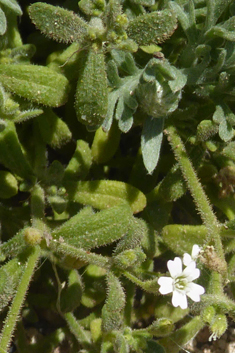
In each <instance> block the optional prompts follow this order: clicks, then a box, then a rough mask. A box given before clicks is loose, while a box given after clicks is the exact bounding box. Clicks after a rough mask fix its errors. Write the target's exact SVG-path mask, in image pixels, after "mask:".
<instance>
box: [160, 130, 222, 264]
mask: <svg viewBox="0 0 235 353" xmlns="http://www.w3.org/2000/svg"><path fill="white" fill-rule="evenodd" d="M164 132H165V134H166V135H167V138H168V141H169V143H170V145H171V147H172V150H173V152H174V155H175V158H176V160H177V161H178V163H179V165H180V169H181V171H182V174H183V177H184V179H185V180H186V182H187V185H188V188H189V190H190V192H191V195H192V197H193V199H194V202H195V204H196V207H197V209H198V211H199V213H200V215H201V218H202V220H203V223H204V225H205V226H206V228H207V229H208V237H209V243H210V244H213V245H214V246H215V249H216V252H217V255H218V256H219V257H220V259H221V260H222V261H223V262H224V264H223V266H224V267H223V268H224V269H226V267H227V266H226V262H225V260H224V252H223V247H222V242H221V238H220V224H219V222H218V220H217V218H216V215H215V214H214V212H213V210H212V207H211V205H210V202H209V200H208V198H207V196H206V194H205V192H204V190H203V188H202V185H201V183H200V181H199V179H198V177H197V175H196V172H195V170H194V168H193V165H192V163H191V161H190V159H189V157H188V155H187V153H186V150H185V146H184V144H183V142H182V140H181V138H180V136H179V135H178V133H177V130H176V128H175V127H174V126H172V125H169V126H167V128H166V129H165V130H164Z"/></svg>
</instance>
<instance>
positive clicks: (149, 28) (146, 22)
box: [127, 9, 177, 45]
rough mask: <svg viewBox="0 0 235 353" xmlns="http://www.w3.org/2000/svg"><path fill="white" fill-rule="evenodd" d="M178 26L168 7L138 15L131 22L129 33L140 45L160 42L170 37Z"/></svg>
mask: <svg viewBox="0 0 235 353" xmlns="http://www.w3.org/2000/svg"><path fill="white" fill-rule="evenodd" d="M176 27H177V19H176V17H175V15H174V14H173V12H172V11H171V10H168V9H167V10H163V11H156V12H151V13H147V14H144V15H140V16H137V17H136V19H134V20H133V21H131V22H130V23H129V26H128V28H127V34H128V36H129V37H130V38H131V39H133V40H134V41H135V42H137V43H138V44H139V45H148V44H152V43H155V44H158V43H161V42H164V41H165V40H166V39H168V38H169V37H170V36H171V35H172V34H173V33H174V31H175V30H176Z"/></svg>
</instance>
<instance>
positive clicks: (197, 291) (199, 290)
mask: <svg viewBox="0 0 235 353" xmlns="http://www.w3.org/2000/svg"><path fill="white" fill-rule="evenodd" d="M204 293H205V288H204V287H202V286H200V284H196V283H189V284H188V285H187V288H186V294H187V296H188V297H189V298H191V299H192V300H193V301H194V302H200V295H202V294H204Z"/></svg>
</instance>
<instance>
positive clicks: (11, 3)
mask: <svg viewBox="0 0 235 353" xmlns="http://www.w3.org/2000/svg"><path fill="white" fill-rule="evenodd" d="M0 3H1V4H3V5H4V6H5V7H7V8H8V9H9V10H10V11H12V12H14V13H15V14H16V15H18V16H21V15H22V14H23V12H22V10H21V8H20V6H19V5H18V3H17V1H16V0H0Z"/></svg>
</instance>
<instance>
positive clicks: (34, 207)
mask: <svg viewBox="0 0 235 353" xmlns="http://www.w3.org/2000/svg"><path fill="white" fill-rule="evenodd" d="M44 211H45V195H44V190H43V189H42V188H41V186H40V185H39V184H36V185H35V186H34V188H33V190H32V193H31V214H32V226H33V227H34V228H37V229H39V230H42V231H43V230H44V228H45V215H44Z"/></svg>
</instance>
